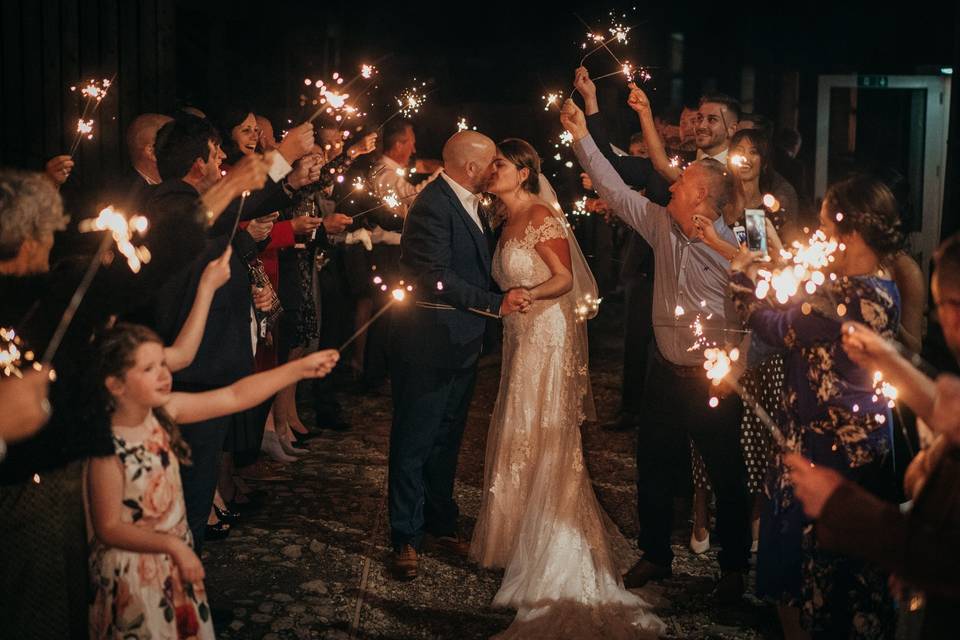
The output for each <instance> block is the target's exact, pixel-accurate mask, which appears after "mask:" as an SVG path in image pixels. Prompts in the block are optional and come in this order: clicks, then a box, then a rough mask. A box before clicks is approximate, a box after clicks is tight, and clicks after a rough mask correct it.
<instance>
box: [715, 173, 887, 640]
mask: <svg viewBox="0 0 960 640" xmlns="http://www.w3.org/2000/svg"><path fill="white" fill-rule="evenodd" d="M897 223H898V219H897V207H896V202H895V200H894V198H893V196H892V194H891V193H890V191H889V190H888V189H887V188H886V187H885V186H884V185H883V184H882V183H880V182H879V181H876V180H874V179H872V178H868V177H864V176H855V177H852V178H848V179H846V180H843V181H841V182H838V183H836V184H834V185H833V186H831V187H830V189H829V190H828V192H827V194H826V196H825V198H824V202H823V206H822V207H821V210H820V225H821V230H822V231H823V232H824V233H825V234H826V235H827V237H828V238H833V239H836V240H837V241H838V242H841V243H842V246H843V249H841V250H840V251H839V252H838V253H837V255H836V258H835V261H834V262H833V263H832V272H833V273H834V274H835V276H836V278H837V279H836V281H835V282H827V283H826V284H825V285H824V287H821V288H820V289H818V290H817V291H816V293H815V294H814V295H813V296H811V297H810V299H808V300H806V301H805V302H806V304H801V302H800V301H797V302H792V303H788V304H787V305H785V306H783V307H779V306H778V307H774V306H772V305H771V303H770V302H769V301H767V300H765V299H764V300H761V299H758V297H757V296H756V294H755V284H754V279H755V277H756V272H757V269H758V268H759V264H760V263H757V262H753V260H755V259H756V256H757V254H751V253H748V252H743V253H742V254H741V255H739V256H738V257H737V258H735V259H734V261H733V263H732V264H731V269H732V271H733V276H732V279H731V287H732V290H733V297H734V302H735V304H736V305H737V308H738V310H739V312H740V315H741V317H742V318H743V320H744V321H745V322H746V323H747V324H748V326H749V328H750V329H752V330H753V335H754V336H758V337H759V338H760V339H762V340H763V341H764V342H766V343H767V344H769V345H772V346H775V347H782V348H785V349H786V351H787V355H786V371H787V377H786V381H785V387H786V388H787V389H788V393H787V394H786V402H785V406H784V411H783V414H782V415H783V417H784V421H783V422H782V423H781V426H782V428H783V429H784V431H785V434H786V438H787V442H788V443H789V444H790V445H791V446H792V447H795V448H797V449H798V450H799V451H801V452H802V453H803V454H804V455H805V456H807V457H808V458H809V459H810V460H812V461H813V462H814V463H816V464H817V465H819V466H823V467H827V468H831V469H834V470H836V471H837V472H839V473H841V474H842V475H843V476H844V477H846V478H847V479H849V480H850V481H852V482H854V483H856V484H858V485H860V486H861V487H862V488H863V489H865V490H866V491H869V492H870V493H872V494H873V495H875V496H877V498H878V499H881V500H886V501H892V498H893V496H894V486H893V485H894V484H895V482H894V475H893V469H892V465H891V464H890V456H889V455H888V454H889V452H890V448H891V434H890V425H891V423H892V418H891V415H890V410H889V409H888V408H887V405H886V398H883V397H878V395H877V394H876V391H875V390H874V386H875V385H874V383H873V379H872V371H866V370H864V369H862V368H861V367H860V366H858V364H857V363H856V362H854V361H852V360H851V359H850V358H849V357H848V356H847V354H846V352H844V350H843V349H842V345H841V331H840V328H841V324H842V322H843V321H844V320H857V321H860V322H863V323H865V324H867V325H868V326H870V327H871V328H872V329H873V330H875V331H877V332H879V333H880V334H881V335H883V336H884V337H892V336H894V335H895V333H896V330H897V327H898V326H899V314H900V297H899V294H898V292H897V288H896V285H895V284H894V282H893V281H892V280H890V279H889V276H888V274H887V273H886V272H885V271H884V270H883V269H882V261H883V259H884V258H885V257H886V256H888V255H890V253H891V252H892V251H893V250H895V248H896V247H897V246H899V241H900V240H899V237H898V233H897V231H896V228H897ZM773 464H774V469H775V471H776V473H773V474H771V476H770V477H771V483H770V486H769V487H768V493H769V495H770V500H769V501H768V502H767V503H766V504H765V505H764V509H763V512H762V514H761V521H760V549H759V554H758V559H757V592H758V595H760V596H761V597H764V598H767V599H770V600H772V601H774V602H776V603H777V604H778V605H779V613H780V619H781V624H782V625H783V629H784V634H785V636H786V637H788V638H792V637H802V636H801V634H802V633H804V632H808V633H813V634H828V635H830V637H839V636H844V637H889V636H890V635H892V633H893V622H894V618H893V606H892V601H891V599H890V594H889V592H888V590H887V585H886V582H887V575H886V573H885V572H884V571H883V570H881V569H880V568H879V567H877V566H875V565H872V564H868V563H864V562H862V561H859V560H857V559H855V558H852V557H849V556H844V555H837V554H833V553H830V552H828V551H826V550H824V549H823V545H822V544H821V542H820V540H819V537H818V535H817V532H816V530H815V529H812V528H810V527H808V526H807V525H808V522H807V521H806V520H805V519H804V517H803V513H802V510H801V507H800V505H799V504H798V503H797V501H796V500H795V499H794V494H793V491H792V487H791V485H790V474H789V473H788V472H787V470H786V469H785V467H784V466H783V461H782V460H781V459H775V460H774V462H773Z"/></svg>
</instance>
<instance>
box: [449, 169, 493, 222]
mask: <svg viewBox="0 0 960 640" xmlns="http://www.w3.org/2000/svg"><path fill="white" fill-rule="evenodd" d="M440 177H442V178H443V179H444V180H446V182H447V184H448V185H450V188H451V189H453V192H454V193H455V194H456V196H457V199H458V200H460V204H462V205H463V208H464V209H466V210H467V213H468V214H469V215H470V219H471V220H473V221H474V222H475V223H477V226H478V227H479V228H480V231H481V232H482V231H483V224H482V223H481V222H480V213H479V212H478V211H477V208H478V207H479V206H480V196H478V195H477V194H475V193H471V192H470V191H469V190H467V189H465V188H464V187H462V186H461V185H460V183H459V182H457V181H456V180H454V179H453V178H451V177H450V176H448V175H447V172H446V171H441V172H440Z"/></svg>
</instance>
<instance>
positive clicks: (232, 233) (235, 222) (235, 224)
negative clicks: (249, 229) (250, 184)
mask: <svg viewBox="0 0 960 640" xmlns="http://www.w3.org/2000/svg"><path fill="white" fill-rule="evenodd" d="M249 195H250V192H249V191H244V192H243V193H241V194H240V204H239V205H237V217H236V218H234V220H233V228H232V229H230V235H229V236H228V237H227V244H226V246H227V247H229V246H230V245H231V244H233V238H234V237H235V236H236V235H237V227H239V226H240V216H242V215H243V205H244V203H246V201H247V196H249Z"/></svg>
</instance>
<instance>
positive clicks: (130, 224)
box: [79, 205, 150, 273]
mask: <svg viewBox="0 0 960 640" xmlns="http://www.w3.org/2000/svg"><path fill="white" fill-rule="evenodd" d="M148 226H149V223H148V222H147V219H146V218H145V217H143V216H133V217H132V218H130V220H127V219H126V218H125V217H124V215H123V214H122V213H120V212H118V211H116V210H115V209H114V208H113V206H112V205H111V206H109V207H106V208H105V209H103V210H102V211H100V215H98V216H97V217H96V218H92V219H87V220H81V221H80V224H79V230H80V231H81V232H83V233H89V232H91V231H109V232H110V234H111V236H112V237H113V240H114V242H116V244H117V251H119V252H120V253H121V255H123V257H125V258H126V259H127V265H129V267H130V270H131V271H133V272H134V273H139V272H140V267H141V266H143V265H144V264H146V263H147V262H150V250H149V249H147V248H146V247H144V246H140V247H135V246H134V245H133V243H132V242H131V240H132V239H133V236H134V234H140V235H143V234H144V233H146V231H147V227H148Z"/></svg>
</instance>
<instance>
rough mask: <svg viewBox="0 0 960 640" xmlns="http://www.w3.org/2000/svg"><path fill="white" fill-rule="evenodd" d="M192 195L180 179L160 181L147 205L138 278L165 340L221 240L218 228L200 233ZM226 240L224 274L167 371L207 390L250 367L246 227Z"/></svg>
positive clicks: (179, 383) (179, 322)
mask: <svg viewBox="0 0 960 640" xmlns="http://www.w3.org/2000/svg"><path fill="white" fill-rule="evenodd" d="M198 198H199V194H198V193H197V191H196V189H194V188H193V187H192V186H191V185H189V184H187V183H186V182H183V181H182V180H167V181H165V182H163V183H162V184H160V185H159V186H157V187H156V189H154V191H153V193H152V194H151V198H150V201H149V202H148V204H147V212H146V215H147V217H148V218H149V219H150V230H149V231H148V234H147V246H148V248H149V249H150V252H151V254H152V255H153V258H152V260H151V262H150V263H149V264H148V265H147V266H146V267H145V268H144V270H143V272H142V273H141V277H143V280H142V282H143V284H144V286H147V287H149V289H148V291H149V292H150V293H152V298H151V302H152V304H151V308H152V312H153V313H152V316H153V318H152V319H153V322H152V324H153V325H154V327H155V328H156V329H157V331H158V333H160V335H161V336H162V337H163V338H164V340H166V341H167V342H168V344H169V342H172V341H173V340H174V339H175V338H176V336H177V334H178V333H179V332H180V328H181V327H182V326H183V323H184V321H185V320H186V319H187V315H189V313H190V309H191V307H192V306H193V301H194V298H195V297H196V294H197V286H198V284H199V283H200V275H201V274H202V273H203V269H204V268H205V267H206V265H207V263H208V262H210V261H211V260H213V259H215V258H216V257H218V256H219V255H220V254H222V253H223V251H224V249H225V247H226V240H227V237H226V236H225V235H219V236H218V237H216V238H211V237H210V236H209V235H208V231H207V229H206V224H205V220H204V217H203V215H202V212H203V209H202V207H200V205H199V201H198ZM224 215H226V214H224ZM233 245H234V247H233V249H234V251H233V256H232V257H231V259H230V280H229V281H227V283H226V284H224V285H223V286H222V287H220V288H219V289H218V290H217V292H216V294H215V295H214V297H213V302H212V303H211V304H210V313H209V315H208V317H207V324H206V327H205V328H204V332H203V339H202V340H201V342H200V348H199V349H198V351H197V355H196V357H195V358H194V359H193V363H192V364H191V365H190V366H189V367H187V368H186V369H183V370H182V371H178V372H177V373H176V374H175V375H174V385H175V386H176V387H177V388H181V389H210V388H214V387H219V386H223V385H227V384H231V383H233V382H236V381H237V380H239V379H240V378H242V377H243V376H245V375H249V374H250V373H253V348H252V345H251V338H250V308H251V304H252V298H251V292H250V280H249V275H248V273H247V267H246V264H245V263H244V262H243V260H242V258H241V256H242V255H244V254H249V253H251V252H253V253H255V252H256V246H255V245H254V243H253V239H252V238H250V236H249V234H246V233H238V234H237V235H236V237H235V239H234V241H233Z"/></svg>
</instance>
